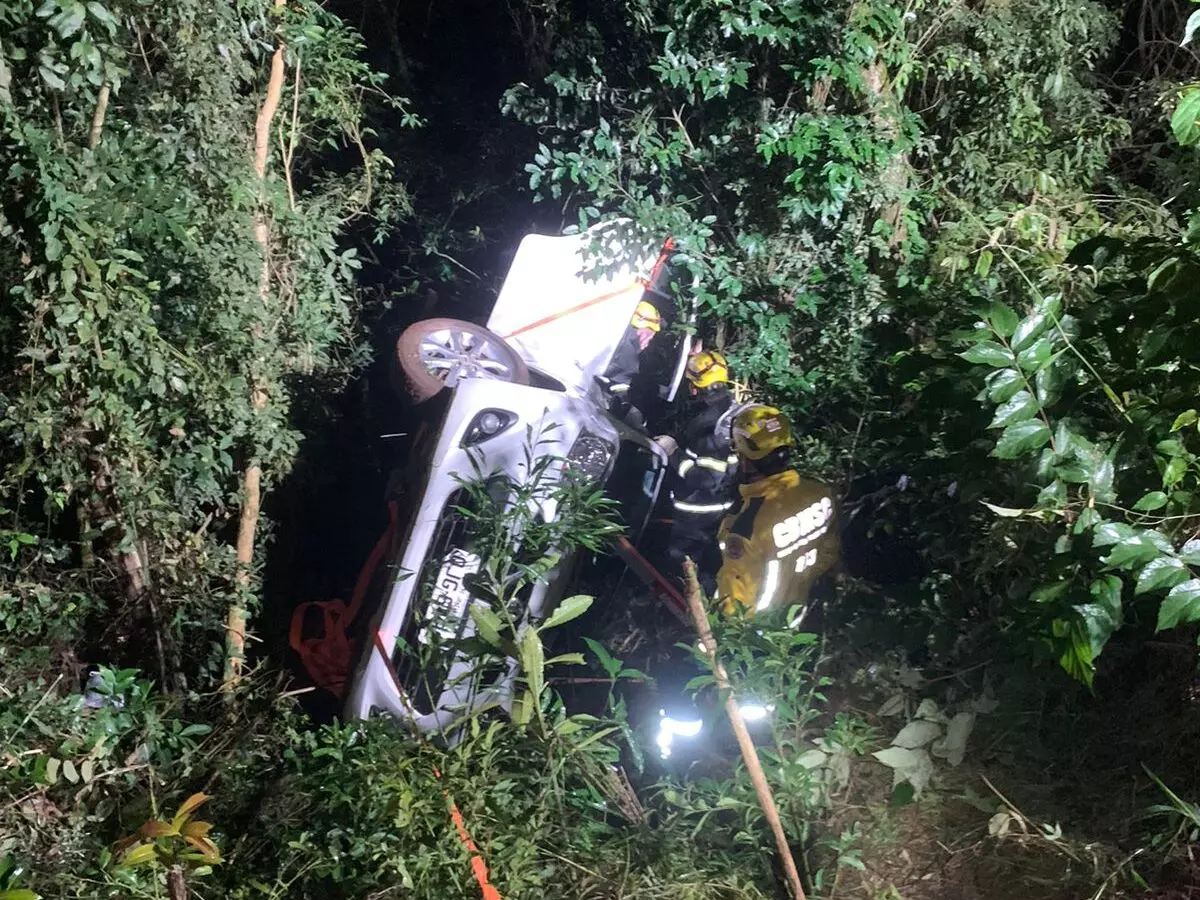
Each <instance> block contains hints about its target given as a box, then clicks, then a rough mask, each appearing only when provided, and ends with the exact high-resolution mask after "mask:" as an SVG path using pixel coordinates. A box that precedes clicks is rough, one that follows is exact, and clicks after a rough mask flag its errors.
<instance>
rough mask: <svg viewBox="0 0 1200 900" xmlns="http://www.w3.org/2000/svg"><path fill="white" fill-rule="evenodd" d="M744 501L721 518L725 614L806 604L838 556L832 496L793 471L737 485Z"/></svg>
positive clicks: (720, 596) (719, 579) (720, 593)
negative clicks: (746, 608) (817, 583)
mask: <svg viewBox="0 0 1200 900" xmlns="http://www.w3.org/2000/svg"><path fill="white" fill-rule="evenodd" d="M738 492H739V493H740V494H741V501H740V502H739V503H737V504H736V505H735V506H734V507H733V508H732V509H731V510H730V511H729V515H727V516H726V517H725V518H724V519H723V520H722V522H721V528H720V530H719V532H718V535H717V537H718V540H719V541H720V545H721V557H722V560H723V563H722V566H721V571H720V572H718V573H717V598H718V599H719V600H720V601H721V604H722V609H723V611H724V612H725V614H726V615H729V614H731V613H732V612H733V611H734V609H736V608H737V607H738V606H745V607H749V608H750V609H751V610H753V611H755V612H759V611H762V610H764V609H767V608H768V607H787V606H789V605H791V604H795V603H803V602H804V601H805V600H806V599H807V598H808V591H809V589H810V588H811V587H812V583H813V582H814V581H816V580H817V578H818V577H820V576H821V575H823V574H824V573H825V572H826V571H828V569H829V567H830V566H832V565H833V564H834V563H835V562H836V561H837V558H838V554H839V553H840V551H841V542H840V541H839V539H838V534H837V517H836V516H835V515H834V509H833V494H832V493H831V492H830V489H829V487H828V486H827V485H824V484H821V483H820V482H816V481H806V480H805V479H803V478H801V477H800V476H799V475H798V474H797V473H796V472H793V471H791V470H789V471H786V472H780V473H779V474H778V475H771V476H768V477H766V478H762V479H759V480H758V481H754V482H751V483H750V484H743V485H740V486H739V487H738Z"/></svg>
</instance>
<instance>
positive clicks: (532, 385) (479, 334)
mask: <svg viewBox="0 0 1200 900" xmlns="http://www.w3.org/2000/svg"><path fill="white" fill-rule="evenodd" d="M616 239H617V238H616V236H615V232H614V231H611V230H605V231H601V230H598V229H592V230H591V231H589V232H586V233H584V234H580V235H569V236H562V237H549V236H542V235H530V236H528V237H526V238H525V239H524V240H523V241H522V242H521V245H520V248H519V249H518V251H517V254H516V256H515V258H514V259H513V262H512V265H511V268H510V269H509V272H508V275H507V277H506V279H505V282H504V285H503V287H502V289H501V291H500V293H499V296H498V297H497V300H496V303H495V307H494V309H493V311H492V314H491V317H490V319H489V320H488V322H487V326H486V327H482V326H479V325H476V324H474V323H471V322H465V321H458V320H454V319H429V320H426V321H422V322H418V323H416V324H415V325H413V326H411V327H409V328H408V329H407V330H406V331H405V332H404V333H403V334H402V335H401V336H400V338H399V340H398V342H397V359H396V362H397V376H398V380H399V381H400V382H401V385H400V386H401V387H402V389H404V390H406V391H407V392H408V393H409V395H410V396H411V398H412V399H413V400H414V401H416V402H418V403H422V404H424V405H425V406H426V407H428V408H429V410H430V412H429V415H428V418H427V420H426V426H425V433H424V437H423V439H422V441H421V442H420V446H419V447H418V448H417V449H416V450H415V452H414V458H413V459H412V460H410V463H409V469H408V476H407V478H406V479H403V481H404V483H403V485H402V487H400V488H399V490H398V491H397V493H396V495H395V496H396V502H395V510H396V512H397V514H398V521H397V523H396V535H397V539H396V540H395V542H394V544H393V547H394V552H393V553H392V558H391V560H390V567H389V568H388V569H387V586H386V588H385V590H384V594H383V597H382V601H381V602H380V603H379V604H378V607H377V608H376V609H375V610H374V611H373V615H372V617H371V619H370V621H369V623H368V625H367V630H366V639H365V640H364V641H363V642H362V647H361V651H360V654H359V656H358V658H357V660H356V665H355V666H354V669H353V672H352V675H351V679H350V682H349V686H348V691H347V694H346V701H345V712H346V714H347V715H349V716H353V717H359V718H365V717H367V716H370V715H372V714H384V715H389V716H393V717H396V718H398V719H401V720H403V721H405V722H406V723H408V724H409V725H410V726H411V727H413V728H415V729H417V730H419V731H421V732H434V731H439V730H443V729H446V728H448V727H449V726H451V725H452V724H454V723H455V722H457V721H459V720H461V718H462V716H463V715H464V714H465V713H469V712H471V711H472V710H476V709H479V708H481V707H483V706H484V705H497V704H498V705H500V706H502V707H505V708H508V707H510V706H511V698H512V693H513V686H514V682H515V679H516V677H517V675H518V671H519V664H518V663H517V661H516V660H511V659H510V660H508V661H507V662H505V663H504V664H503V665H501V666H498V667H497V666H492V667H490V668H487V669H485V668H483V667H482V666H481V663H480V662H479V660H478V659H477V658H476V657H475V656H473V655H472V654H470V653H467V652H464V651H463V650H461V649H453V648H454V647H455V644H456V642H458V643H461V642H462V639H466V638H470V637H471V636H472V635H473V633H474V624H473V622H472V617H471V615H470V606H471V604H473V603H477V602H481V601H479V600H478V599H477V598H473V597H472V596H471V590H470V580H471V576H472V574H473V573H475V572H476V571H477V570H478V569H479V566H480V563H481V561H480V559H479V558H478V556H476V555H474V554H473V553H472V552H471V550H470V549H469V547H468V546H466V541H465V540H464V534H465V527H464V526H465V522H464V517H463V515H462V513H461V512H460V510H461V509H462V507H463V504H464V503H466V502H469V497H468V493H469V492H465V491H464V490H463V484H462V480H463V479H469V478H471V477H472V476H473V473H476V472H477V466H478V465H479V460H482V466H483V468H484V469H486V470H488V471H499V472H501V473H502V474H503V475H504V476H505V477H506V478H508V479H512V480H516V481H519V480H520V479H521V478H523V477H527V471H528V470H527V456H526V453H527V446H528V442H529V437H528V435H529V434H530V433H531V432H533V431H537V432H538V433H539V434H540V435H541V436H542V437H541V442H540V444H539V446H538V448H537V453H538V454H539V456H548V457H551V458H553V459H554V460H555V462H554V466H555V467H557V468H559V469H561V467H562V466H563V464H564V462H563V461H566V463H565V464H566V465H568V466H571V467H572V468H574V469H576V470H581V471H583V472H585V473H586V475H587V476H588V477H589V478H591V479H593V480H594V481H596V482H598V483H601V484H603V483H607V482H609V481H610V480H614V479H613V473H614V469H615V468H620V469H621V470H622V471H624V472H625V474H623V475H622V478H623V479H624V480H625V481H626V482H628V481H631V480H632V481H634V482H635V483H634V485H633V487H634V493H635V494H636V495H637V496H638V498H639V503H637V504H635V506H637V508H636V509H633V510H632V511H627V512H626V515H625V519H626V524H627V526H628V527H629V529H630V531H631V532H634V534H632V535H631V537H633V538H634V539H636V533H637V532H638V531H639V530H640V528H642V527H644V525H645V522H646V520H647V518H648V517H649V514H650V511H651V510H652V508H653V505H654V501H655V498H656V496H657V493H658V490H659V487H660V486H661V484H662V480H663V477H664V475H665V473H666V471H667V458H666V456H665V454H664V453H663V451H662V450H661V449H660V448H658V446H657V445H655V444H654V443H653V442H652V441H651V440H650V439H649V438H648V436H647V435H646V434H645V433H644V432H642V431H640V430H639V429H636V428H632V427H630V426H629V425H627V424H626V423H625V422H624V421H622V420H620V419H617V418H615V417H614V416H611V415H610V414H609V413H608V411H607V403H606V400H605V397H604V395H603V392H602V390H601V387H600V386H599V385H598V384H597V376H601V375H603V373H604V372H605V369H606V367H607V366H608V365H609V362H610V360H611V359H612V356H613V353H614V349H615V348H616V347H617V344H618V342H619V341H620V340H621V338H622V335H623V334H624V333H625V331H626V328H627V327H628V326H629V323H630V320H631V317H632V316H633V313H634V311H635V309H636V308H637V306H638V304H639V302H640V301H641V300H642V299H643V298H645V297H647V295H648V292H649V293H650V294H652V295H653V298H654V302H655V304H656V306H658V308H660V309H665V310H667V314H666V315H667V318H668V321H669V320H670V319H671V318H675V319H676V320H678V315H676V314H674V312H673V307H672V306H671V304H672V300H671V294H672V291H671V290H670V289H669V287H668V283H669V278H670V275H669V269H670V267H669V264H668V255H669V251H670V242H669V241H668V242H667V244H666V245H665V246H664V248H663V250H662V253H661V254H659V255H658V257H657V258H655V257H653V256H646V257H644V258H641V259H638V260H637V261H635V262H633V263H625V264H621V265H618V266H617V267H615V268H610V269H609V272H608V274H606V275H603V276H601V277H599V278H597V277H596V276H595V275H591V274H588V270H589V268H591V267H592V266H591V265H590V264H589V260H590V259H593V258H594V256H593V253H594V251H595V249H596V248H597V246H601V247H602V246H603V245H604V244H605V243H606V242H608V243H609V244H612V243H614V242H615V241H616ZM618 249H619V248H616V247H614V246H609V247H608V248H607V253H608V258H610V259H614V258H619V254H618V253H617V250H618ZM689 342H690V339H689V338H688V337H687V336H686V335H684V334H683V333H682V331H681V330H679V329H670V328H665V329H663V331H662V333H661V334H660V335H659V336H658V337H657V338H656V341H655V343H657V344H658V347H657V353H656V356H657V358H658V360H659V366H658V369H659V370H660V371H661V377H659V378H657V379H655V383H656V385H657V390H658V393H659V395H660V397H661V398H662V399H663V400H664V401H665V402H670V400H672V399H673V398H674V395H675V392H676V391H677V390H678V387H679V383H680V381H681V379H682V377H683V372H684V367H685V365H686V360H687V354H688V351H689ZM548 423H549V424H552V425H553V426H554V427H553V428H551V429H549V430H546V429H545V426H546V425H547V424H548ZM472 455H474V456H475V458H476V463H475V464H473V463H472V459H471V457H472ZM618 460H621V461H622V462H623V463H624V465H622V466H620V467H618V465H617V464H618ZM630 472H632V473H633V474H632V476H631V475H630V474H628V473H630ZM501 502H504V501H503V500H502V501H501ZM539 514H540V515H542V516H544V517H545V518H547V519H552V518H553V517H554V516H555V515H556V514H557V510H555V509H553V508H550V505H548V508H544V509H541V510H539ZM574 562H575V560H573V559H572V555H571V554H569V553H568V554H565V555H564V556H563V557H562V558H561V559H560V560H559V561H558V563H557V564H556V565H555V567H554V568H553V569H552V570H551V571H549V572H547V573H546V574H545V576H544V577H543V578H542V579H541V580H540V581H539V582H538V583H537V584H535V585H533V586H532V589H531V590H530V591H529V592H528V595H527V601H526V602H525V603H524V608H523V610H522V612H521V615H523V616H524V617H528V619H530V620H532V621H534V622H536V621H539V620H541V619H543V618H544V617H546V616H547V615H549V613H550V612H551V611H552V610H553V609H554V607H555V605H556V604H557V603H558V602H559V600H560V599H561V598H562V595H563V590H564V588H565V587H566V583H567V581H568V580H569V576H570V572H571V569H572V565H573V563H574ZM434 644H437V645H438V646H443V647H448V648H450V649H449V650H445V651H442V657H443V658H441V659H440V660H439V662H438V663H437V664H436V665H434V666H431V665H430V664H429V663H428V654H424V656H425V659H424V661H423V660H422V655H423V654H422V653H420V652H415V651H417V650H420V649H421V648H423V647H424V648H428V647H429V646H430V645H434Z"/></svg>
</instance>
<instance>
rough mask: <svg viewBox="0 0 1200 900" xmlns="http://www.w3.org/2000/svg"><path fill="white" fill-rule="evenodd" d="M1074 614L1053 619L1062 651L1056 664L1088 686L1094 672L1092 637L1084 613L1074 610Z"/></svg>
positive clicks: (1054, 632)
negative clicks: (1068, 617)
mask: <svg viewBox="0 0 1200 900" xmlns="http://www.w3.org/2000/svg"><path fill="white" fill-rule="evenodd" d="M1075 613H1076V615H1074V616H1072V617H1071V618H1070V619H1055V620H1054V624H1053V626H1052V628H1053V634H1054V637H1055V638H1057V640H1058V644H1059V646H1060V647H1061V648H1062V652H1061V653H1060V655H1059V657H1058V664H1059V665H1060V666H1062V667H1063V669H1064V670H1065V671H1066V673H1067V674H1068V675H1070V676H1071V677H1072V678H1074V679H1075V680H1076V681H1081V682H1083V683H1084V684H1086V685H1088V686H1089V687H1090V686H1091V684H1092V678H1093V677H1094V676H1095V674H1096V664H1095V661H1094V658H1093V653H1092V647H1093V639H1092V635H1091V634H1090V633H1089V627H1088V622H1087V620H1086V617H1085V614H1084V613H1081V612H1079V610H1078V609H1076V610H1075Z"/></svg>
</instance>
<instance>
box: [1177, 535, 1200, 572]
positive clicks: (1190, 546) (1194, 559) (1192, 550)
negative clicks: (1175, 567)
mask: <svg viewBox="0 0 1200 900" xmlns="http://www.w3.org/2000/svg"><path fill="white" fill-rule="evenodd" d="M1179 558H1180V559H1181V560H1183V561H1184V562H1185V563H1187V564H1188V565H1189V566H1200V538H1192V539H1191V540H1190V541H1188V542H1187V543H1186V544H1184V545H1183V546H1182V547H1180V548H1179Z"/></svg>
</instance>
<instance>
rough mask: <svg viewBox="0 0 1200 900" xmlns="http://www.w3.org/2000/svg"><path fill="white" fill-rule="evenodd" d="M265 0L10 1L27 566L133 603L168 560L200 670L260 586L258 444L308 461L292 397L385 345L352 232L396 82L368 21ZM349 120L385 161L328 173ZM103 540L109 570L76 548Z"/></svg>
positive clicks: (330, 381)
mask: <svg viewBox="0 0 1200 900" xmlns="http://www.w3.org/2000/svg"><path fill="white" fill-rule="evenodd" d="M265 9H266V8H265V7H261V8H256V9H251V7H249V6H244V7H243V6H239V5H236V4H235V5H223V6H221V7H220V8H215V7H211V6H203V5H196V4H186V3H185V4H182V5H180V4H175V5H172V6H170V7H162V8H151V7H150V6H147V5H145V4H141V3H129V4H125V5H119V6H118V7H114V8H112V9H110V8H108V7H106V6H104V5H103V4H101V3H88V4H86V5H85V4H82V3H76V2H73V0H71V2H66V0H64V2H61V3H59V2H57V0H50V2H46V3H43V4H42V5H40V6H37V7H36V8H35V5H34V4H32V3H23V4H16V5H9V6H7V7H6V8H5V10H4V11H3V12H0V20H2V22H3V27H4V31H5V39H4V43H3V58H4V66H5V71H6V72H9V73H11V77H12V83H11V85H10V86H9V89H8V97H7V98H6V100H5V102H4V103H0V121H2V122H3V128H4V130H5V133H6V135H7V136H8V141H7V142H6V143H5V146H4V149H3V150H2V151H0V163H2V166H0V167H2V169H3V172H4V176H3V177H4V179H5V185H6V191H5V197H6V200H5V202H4V205H3V208H0V233H2V234H3V236H4V246H5V249H4V251H3V253H2V254H0V271H3V273H4V276H3V280H4V283H5V285H6V290H7V292H8V297H7V301H6V310H5V318H4V325H3V327H2V328H0V345H2V346H3V349H4V354H3V355H4V358H5V359H6V360H11V361H13V362H12V365H10V366H9V367H8V368H7V369H5V371H3V372H0V391H2V393H3V398H4V399H3V402H2V404H0V406H2V413H0V415H2V418H0V435H2V438H3V447H4V449H3V454H4V461H5V477H4V479H3V481H2V482H0V497H3V501H2V502H3V505H4V507H5V508H6V509H5V512H4V514H3V515H4V516H5V517H6V519H7V527H8V529H9V530H8V532H7V533H9V534H11V535H12V536H13V537H12V539H11V540H10V541H9V550H10V555H11V556H12V557H13V558H12V560H11V564H12V567H11V568H10V569H9V572H10V573H11V575H12V576H14V580H13V583H14V584H19V585H21V587H20V590H21V591H22V592H23V593H24V594H25V595H32V596H40V595H42V594H45V595H48V596H49V597H51V598H61V599H58V600H57V601H56V605H62V606H66V605H67V603H68V602H71V603H72V604H73V606H74V608H75V609H76V610H77V616H78V615H79V613H80V612H82V609H81V607H82V608H87V607H88V606H90V605H91V604H92V600H91V598H93V597H96V598H100V599H101V602H102V603H103V604H104V605H107V606H108V607H109V608H110V609H116V608H118V607H119V606H120V605H121V603H122V602H126V601H135V600H137V599H139V598H140V596H141V594H142V593H143V591H144V590H145V586H146V585H152V586H153V591H154V593H155V595H156V596H155V600H154V602H155V603H156V608H157V611H156V612H153V613H151V616H152V617H153V618H154V619H155V620H156V621H154V622H153V624H152V626H151V627H153V628H154V629H155V630H157V631H159V632H160V633H162V634H163V635H165V642H166V648H165V649H166V651H167V652H168V653H170V654H173V655H177V656H179V657H182V655H183V654H187V655H188V656H189V657H190V659H189V663H190V664H191V665H189V667H188V669H189V672H190V673H191V677H192V678H197V679H198V680H199V681H200V682H203V681H204V680H205V678H206V677H208V674H209V673H211V672H213V671H215V667H216V662H217V661H218V659H219V655H220V652H221V651H220V646H221V644H222V643H223V636H222V632H221V627H222V626H221V622H222V618H223V610H224V609H225V608H227V606H228V604H229V603H230V602H231V601H232V600H233V598H234V589H233V585H232V582H231V578H230V576H231V575H232V573H233V553H232V548H230V547H229V546H228V543H227V534H226V524H227V523H229V522H230V521H231V520H232V519H233V518H234V517H235V516H236V515H237V511H238V507H239V504H240V502H241V498H240V491H241V486H240V478H239V473H240V470H241V467H242V466H243V465H244V464H245V462H246V461H247V460H248V459H250V458H257V459H259V460H261V462H262V464H263V466H264V467H265V471H266V472H267V477H268V479H269V481H268V484H269V483H270V480H271V479H277V478H279V477H281V476H282V475H284V474H286V472H287V471H288V468H289V466H290V464H291V460H292V459H293V457H294V455H295V453H296V448H297V442H298V440H299V435H298V434H297V432H296V431H295V430H294V428H293V427H292V426H291V424H290V422H289V419H290V403H291V399H292V397H293V396H306V395H309V394H310V393H312V392H316V393H317V394H319V393H320V392H323V391H326V390H328V389H329V388H330V387H334V386H336V385H337V384H338V383H339V382H340V381H341V380H343V379H344V378H345V377H346V376H347V375H348V374H349V373H350V372H352V371H354V370H355V369H356V368H357V367H358V366H359V365H360V364H361V362H362V360H363V354H362V351H361V348H360V347H358V346H357V345H356V341H357V335H356V333H355V329H354V321H355V316H356V313H355V307H356V304H357V301H356V299H355V294H354V283H353V279H354V275H355V272H356V270H357V268H358V266H359V263H358V260H357V256H356V253H355V252H354V250H352V249H350V250H347V249H344V248H342V247H340V246H339V245H338V237H339V235H340V234H341V233H342V232H343V231H344V229H345V225H346V222H347V221H348V220H349V219H350V218H352V217H354V216H356V215H359V214H361V213H362V212H364V211H365V210H366V209H368V208H369V204H370V203H371V202H372V197H371V193H372V189H371V185H372V183H373V182H378V181H380V180H382V178H381V176H384V175H387V174H388V173H389V172H390V164H389V163H388V161H387V159H386V158H385V157H383V156H382V155H381V154H380V153H379V152H378V151H371V152H368V151H366V149H365V147H364V146H363V141H364V139H365V137H364V136H366V135H369V134H370V132H369V130H367V129H366V128H365V126H364V125H362V124H361V119H362V117H363V115H364V110H365V108H366V104H367V103H368V101H371V100H373V99H374V98H378V99H380V100H382V101H384V102H386V103H392V102H393V101H390V100H389V99H388V98H387V97H386V95H385V94H383V93H382V91H381V89H380V88H379V84H380V81H381V76H379V75H377V74H375V73H373V72H372V71H371V70H370V69H369V68H368V67H367V66H365V65H364V64H363V63H362V62H361V61H360V60H359V59H358V55H359V54H360V52H361V50H362V45H361V41H360V39H359V38H358V37H357V36H356V35H355V34H354V33H353V32H352V31H350V30H349V29H347V28H346V26H345V25H344V24H342V23H341V22H340V21H339V20H337V19H335V18H333V17H331V16H329V15H328V14H327V13H325V12H324V11H323V10H321V9H320V8H319V7H318V6H315V5H313V4H299V5H295V4H291V5H289V6H288V8H287V10H288V11H287V14H286V15H285V16H284V19H283V20H282V21H280V22H277V21H275V19H274V18H273V17H271V16H267V15H266V13H265ZM276 34H279V35H281V36H282V37H283V38H284V39H285V40H287V41H288V42H289V53H288V57H287V60H286V64H287V67H288V72H289V75H292V76H293V77H291V78H289V79H288V87H289V89H290V90H288V91H286V93H287V94H288V97H287V101H288V102H287V103H286V106H285V108H286V109H287V110H288V112H289V113H290V115H287V116H286V117H285V116H284V115H282V114H281V116H280V121H279V123H278V124H277V129H276V131H275V132H273V138H274V139H273V140H272V141H271V143H270V146H269V149H270V150H271V151H272V152H271V157H272V159H273V161H274V163H275V165H274V166H273V167H272V169H273V174H272V177H270V178H269V179H268V182H267V184H266V185H265V187H264V191H263V196H262V198H261V202H262V204H264V205H265V208H266V215H267V217H268V219H269V223H270V224H269V233H270V245H271V259H270V260H269V270H268V272H269V275H268V279H267V281H266V282H260V278H261V276H262V274H263V265H264V260H263V257H262V253H261V250H260V247H259V244H258V242H257V241H256V239H255V237H254V234H253V226H254V216H255V210H256V208H258V205H259V203H260V199H259V195H260V191H259V187H258V185H257V180H256V178H255V176H254V173H253V170H252V167H251V151H250V149H249V148H250V147H251V146H252V145H251V143H250V139H251V136H252V123H253V121H254V117H255V111H256V104H257V103H258V102H260V97H261V91H262V85H263V83H264V78H265V73H266V62H267V59H266V56H265V55H264V53H263V45H264V42H266V43H267V44H268V45H269V44H270V43H271V42H273V41H274V39H275V35H276ZM131 54H132V55H131ZM341 145H347V146H351V147H355V146H357V147H358V148H359V149H360V150H362V165H361V166H360V167H359V169H358V170H355V171H351V172H350V173H349V174H347V175H346V176H344V177H332V176H329V175H324V174H322V175H320V177H314V176H315V175H316V172H314V171H313V163H314V161H315V159H316V157H317V154H320V153H323V152H326V151H327V150H328V149H329V148H332V147H336V146H341ZM380 194H381V191H379V190H377V191H376V196H377V197H378V196H379V195H380ZM393 194H394V192H393ZM384 196H385V197H386V193H384ZM389 208H390V210H391V211H390V212H387V213H386V214H387V215H391V214H392V212H394V211H395V210H396V208H397V207H396V203H395V199H394V197H393V199H392V200H391V202H390V207H389ZM264 290H265V293H262V292H263V291H264ZM257 389H261V390H262V391H264V392H265V394H266V397H267V402H266V403H265V404H261V403H256V402H255V401H254V399H253V394H254V391H255V390H257ZM33 523H36V524H33ZM23 536H24V537H23ZM31 538H32V540H31ZM77 553H78V554H80V555H81V556H82V560H83V562H84V565H85V567H87V566H91V567H92V568H93V573H92V574H91V575H88V576H85V575H84V573H83V572H81V571H80V570H78V569H75V570H74V571H72V569H73V568H74V557H75V554H77ZM96 557H99V559H95V563H97V564H98V563H100V562H101V560H102V561H103V566H104V568H103V575H102V574H101V572H100V571H99V569H98V566H97V565H94V564H92V562H91V561H92V560H93V559H94V558H96ZM17 572H20V573H21V574H20V575H19V576H18V575H16V573H17ZM80 595H82V596H84V597H87V598H88V600H87V603H84V604H81V603H80V602H79V601H78V600H69V599H68V598H75V597H79V596H80ZM128 612H129V613H131V614H133V615H135V616H138V617H144V616H145V614H146V611H145V610H144V609H138V608H133V609H130V610H128ZM80 620H82V617H80ZM177 674H178V675H179V676H182V674H183V673H182V671H179V672H178V673H177Z"/></svg>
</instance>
